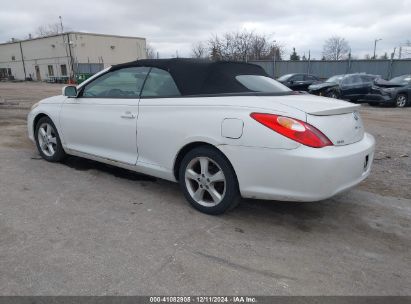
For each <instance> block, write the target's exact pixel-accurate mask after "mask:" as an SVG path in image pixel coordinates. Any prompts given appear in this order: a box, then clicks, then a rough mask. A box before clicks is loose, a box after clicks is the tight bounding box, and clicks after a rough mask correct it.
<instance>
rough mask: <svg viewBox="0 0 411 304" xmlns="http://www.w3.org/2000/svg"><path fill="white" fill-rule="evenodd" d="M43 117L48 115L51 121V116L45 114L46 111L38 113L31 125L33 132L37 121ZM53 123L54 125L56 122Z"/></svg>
mask: <svg viewBox="0 0 411 304" xmlns="http://www.w3.org/2000/svg"><path fill="white" fill-rule="evenodd" d="M43 117H48V118H49V119H50V120H51V121H53V119H51V117H50V116H49V115H47V114H46V113H43V112H40V113H38V114H37V115H36V116H35V117H34V119H33V126H32V127H33V134H34V133H35V132H36V126H37V123H38V122H39V120H40V119H41V118H43ZM53 123H54V121H53ZM54 125H56V124H54Z"/></svg>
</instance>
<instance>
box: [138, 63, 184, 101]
mask: <svg viewBox="0 0 411 304" xmlns="http://www.w3.org/2000/svg"><path fill="white" fill-rule="evenodd" d="M180 95H181V93H180V91H179V90H178V88H177V86H176V84H175V82H174V79H173V77H172V76H171V75H170V73H169V72H167V71H165V70H161V69H157V68H152V69H151V71H150V74H148V76H147V80H146V83H145V84H144V88H143V91H142V92H141V96H142V97H171V96H180Z"/></svg>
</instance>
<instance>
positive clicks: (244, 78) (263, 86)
mask: <svg viewBox="0 0 411 304" xmlns="http://www.w3.org/2000/svg"><path fill="white" fill-rule="evenodd" d="M235 79H236V80H237V81H238V82H239V83H241V84H242V85H243V86H245V87H246V88H247V89H248V90H250V91H254V92H262V93H281V92H290V91H291V90H290V89H289V88H288V87H286V86H285V85H283V84H281V83H279V82H278V81H275V80H274V79H272V78H269V77H266V76H261V75H238V76H236V77H235Z"/></svg>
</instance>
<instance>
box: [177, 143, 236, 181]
mask: <svg viewBox="0 0 411 304" xmlns="http://www.w3.org/2000/svg"><path fill="white" fill-rule="evenodd" d="M200 146H207V147H211V148H212V149H214V150H217V151H218V152H220V153H221V155H223V156H224V158H225V159H226V160H227V162H228V163H229V165H230V166H231V168H232V169H233V171H234V174H235V177H236V179H237V183H238V177H237V172H236V171H235V168H234V166H233V164H232V163H231V161H230V160H229V159H228V157H227V156H226V155H225V154H224V153H223V152H222V151H221V150H220V149H218V147H216V146H215V145H213V144H211V143H208V142H205V141H194V142H191V143H188V144H186V145H185V146H183V147H182V148H181V149H180V150H179V151H178V153H177V156H176V157H175V161H174V166H173V174H174V177H175V179H176V180H177V181H178V180H179V178H178V171H179V169H180V165H181V162H182V160H183V158H184V156H185V155H186V154H187V153H188V152H190V151H191V150H193V149H195V148H198V147H200Z"/></svg>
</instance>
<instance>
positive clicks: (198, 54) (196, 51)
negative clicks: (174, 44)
mask: <svg viewBox="0 0 411 304" xmlns="http://www.w3.org/2000/svg"><path fill="white" fill-rule="evenodd" d="M209 55H210V52H209V50H208V49H207V46H206V45H205V44H204V43H203V42H198V43H196V44H194V45H193V47H192V49H191V57H193V58H207V57H209Z"/></svg>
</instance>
